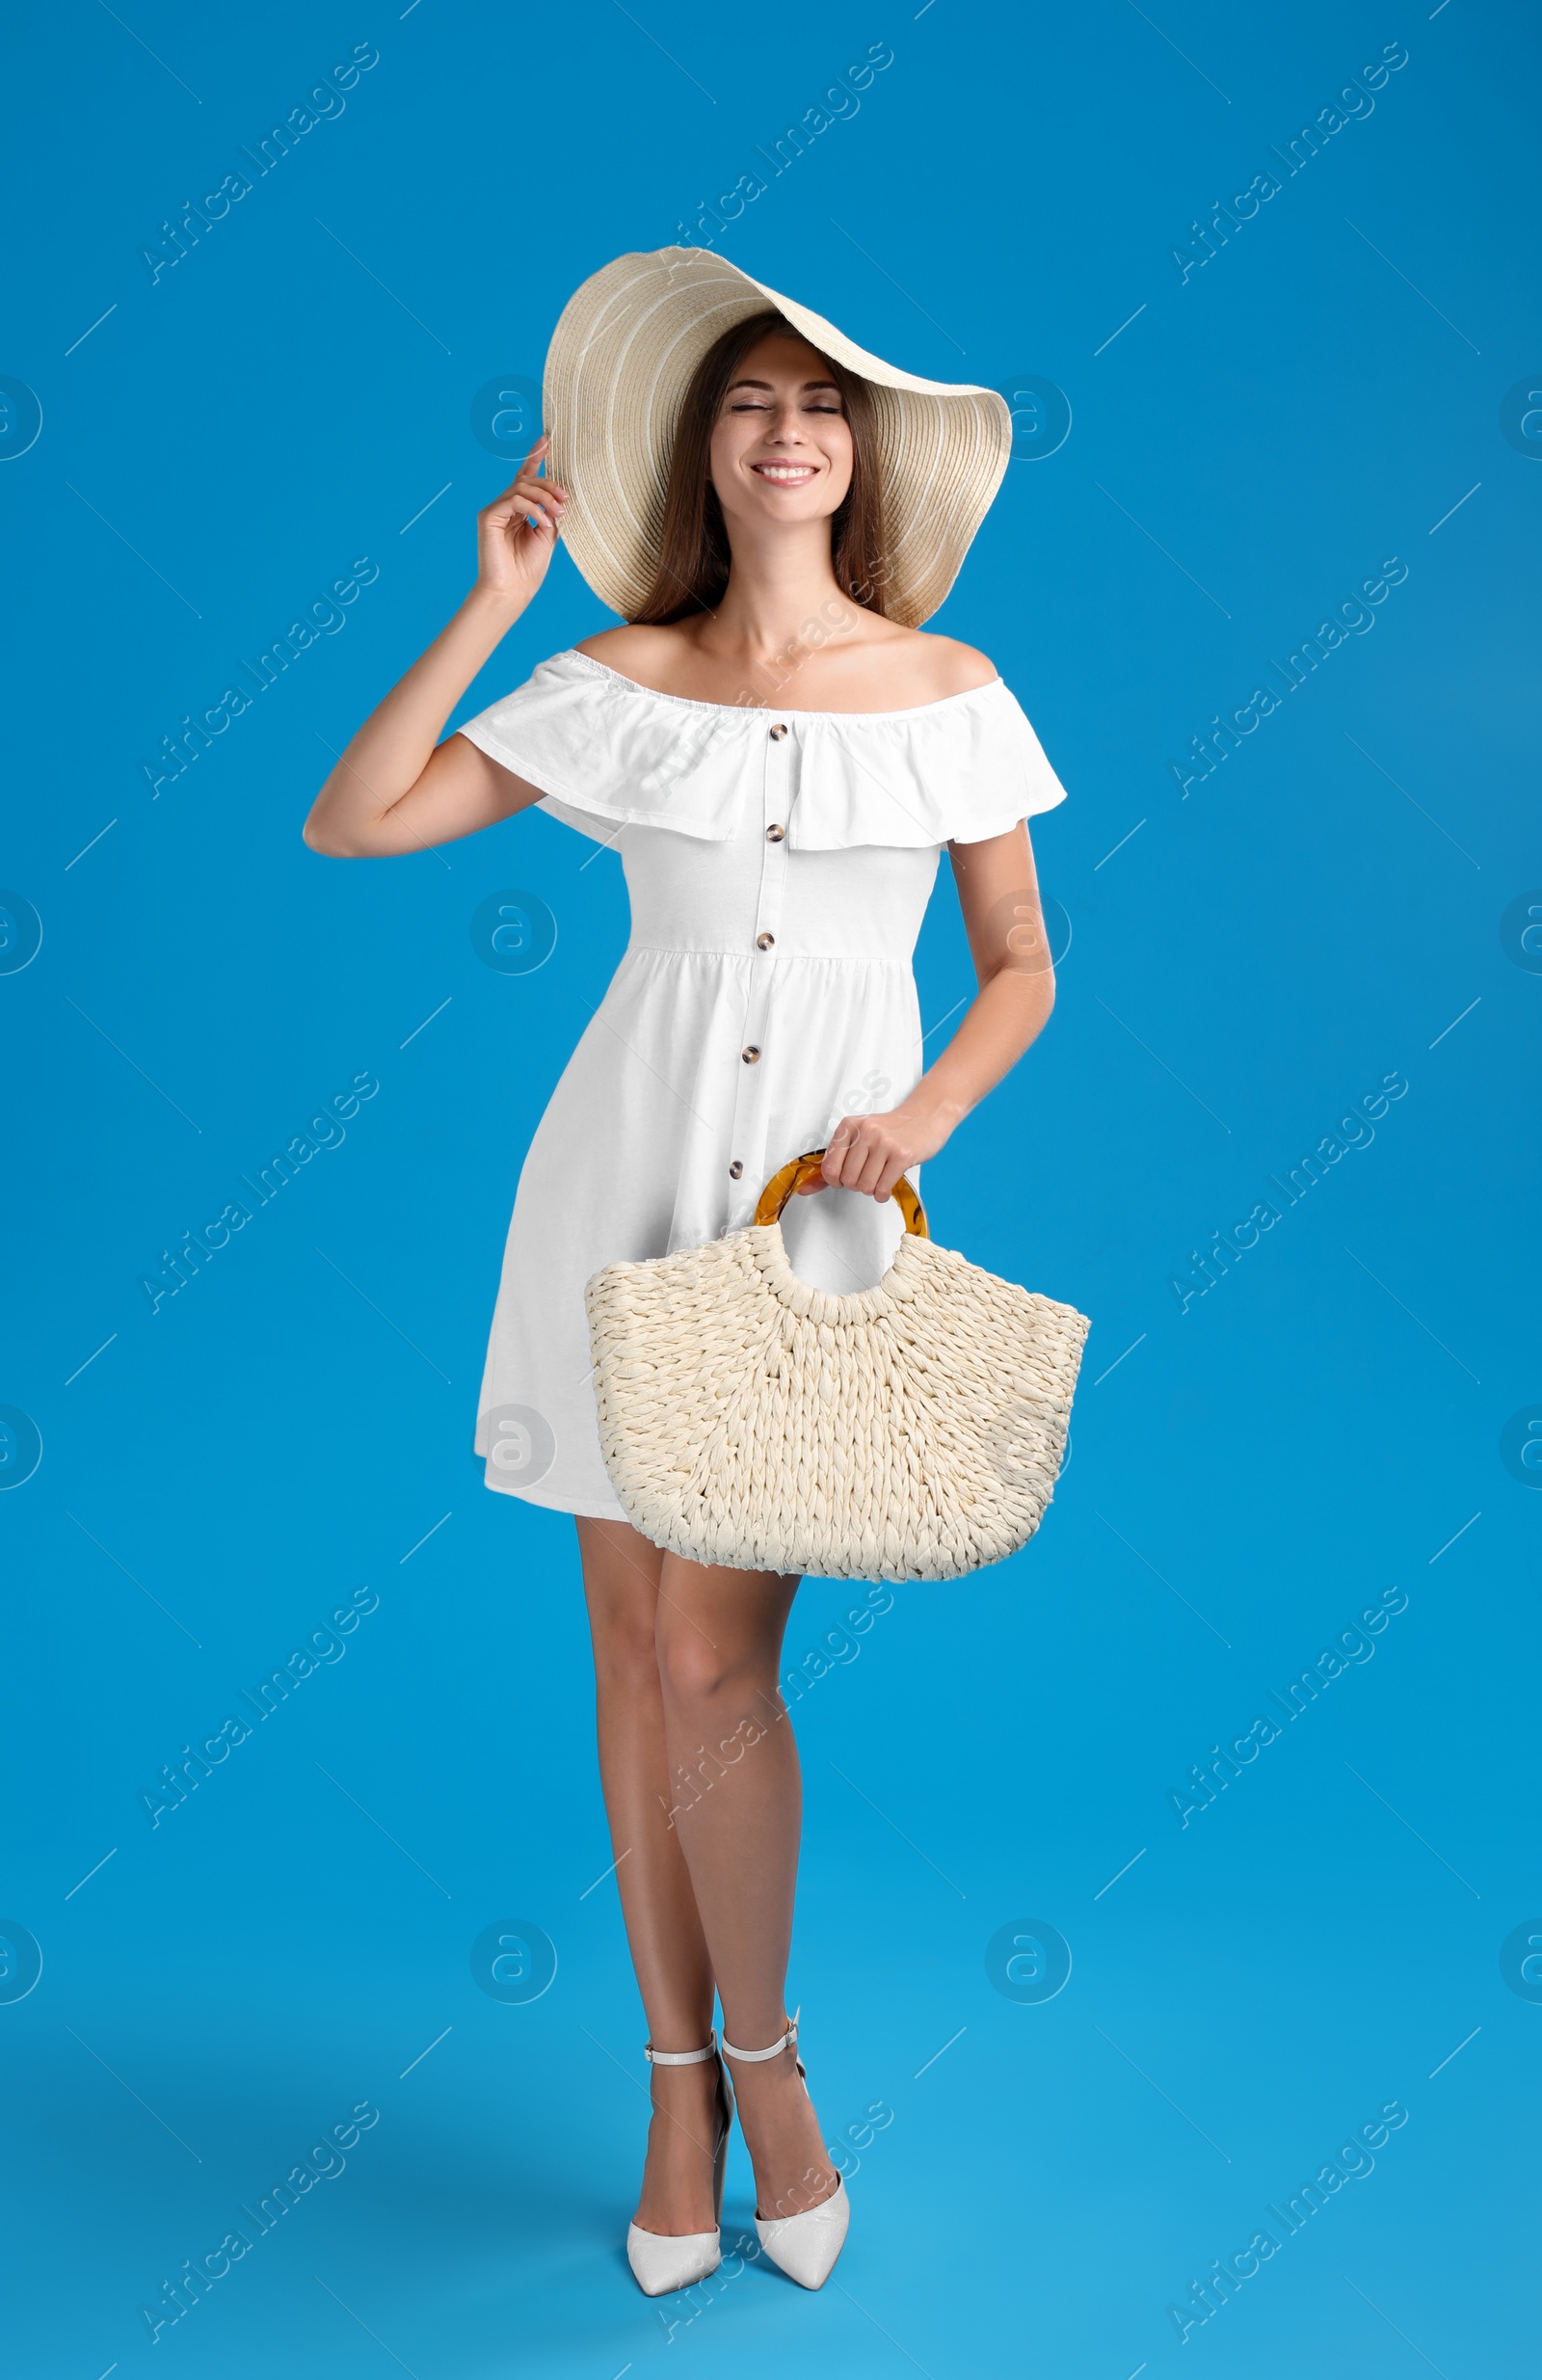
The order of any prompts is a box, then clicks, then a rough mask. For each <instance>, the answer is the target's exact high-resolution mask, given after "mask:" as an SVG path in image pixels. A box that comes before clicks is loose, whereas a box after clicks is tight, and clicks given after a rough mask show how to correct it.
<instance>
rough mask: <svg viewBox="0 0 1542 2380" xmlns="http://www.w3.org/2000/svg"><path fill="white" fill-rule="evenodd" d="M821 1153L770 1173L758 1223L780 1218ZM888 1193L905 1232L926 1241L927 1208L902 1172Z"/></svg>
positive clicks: (809, 1177) (817, 1164) (817, 1151)
mask: <svg viewBox="0 0 1542 2380" xmlns="http://www.w3.org/2000/svg"><path fill="white" fill-rule="evenodd" d="M824 1154H825V1152H824V1150H823V1149H806V1150H805V1151H804V1153H803V1155H802V1156H801V1157H794V1158H793V1159H792V1160H791V1162H790V1163H787V1164H785V1165H784V1166H783V1168H782V1170H781V1172H780V1173H774V1174H773V1175H772V1176H771V1179H770V1181H769V1182H768V1183H767V1184H766V1186H765V1188H764V1190H762V1191H761V1192H760V1203H759V1205H758V1207H757V1208H756V1210H755V1219H756V1221H757V1222H758V1223H775V1222H778V1221H780V1220H781V1217H782V1210H783V1208H784V1206H785V1205H786V1203H787V1201H788V1199H789V1198H791V1197H793V1196H794V1195H795V1193H796V1192H797V1190H799V1188H800V1187H801V1186H802V1184H803V1183H805V1182H811V1181H812V1180H813V1177H814V1175H815V1174H816V1173H817V1172H818V1171H819V1169H820V1164H821V1162H822V1160H823V1158H824ZM891 1194H892V1196H893V1200H894V1203H895V1205H896V1206H897V1207H898V1209H899V1211H900V1214H901V1215H902V1216H903V1217H904V1218H905V1229H906V1231H907V1232H908V1233H909V1234H911V1235H912V1237H914V1238H915V1239H917V1240H929V1239H930V1238H931V1236H932V1235H931V1233H930V1232H929V1231H928V1229H927V1227H926V1210H925V1208H924V1207H923V1206H922V1205H921V1202H920V1200H919V1198H917V1195H916V1192H915V1191H914V1190H912V1188H911V1186H910V1184H909V1183H908V1182H907V1181H906V1179H905V1176H904V1175H903V1174H901V1175H900V1177H899V1180H898V1181H897V1182H896V1183H895V1184H894V1188H893V1191H892V1193H891Z"/></svg>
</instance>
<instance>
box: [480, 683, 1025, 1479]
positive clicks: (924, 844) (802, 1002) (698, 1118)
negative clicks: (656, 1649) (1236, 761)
mask: <svg viewBox="0 0 1542 2380" xmlns="http://www.w3.org/2000/svg"><path fill="white" fill-rule="evenodd" d="M459 732H460V734H461V735H465V736H466V737H468V738H469V740H470V741H471V742H472V743H474V744H475V745H477V746H478V748H479V749H480V750H481V751H483V752H486V753H488V754H489V755H490V756H491V757H492V759H493V760H495V761H498V762H502V764H503V765H504V767H506V768H509V769H512V770H513V771H514V773H515V774H516V775H517V776H519V777H522V778H523V779H524V780H525V781H526V783H527V784H530V785H535V786H539V787H540V789H541V790H542V794H543V796H544V798H543V800H542V802H541V804H540V807H541V808H542V809H543V810H545V811H546V812H548V813H549V814H550V816H553V817H555V818H559V819H561V820H562V821H563V822H564V824H566V825H569V826H572V827H574V828H576V829H577V831H578V832H579V833H580V834H583V835H588V836H590V837H592V838H593V839H595V840H596V841H598V842H606V843H610V844H612V845H613V847H614V848H615V849H616V850H617V851H618V852H619V854H620V857H621V862H622V866H623V868H624V869H625V878H626V889H627V893H628V896H629V898H630V902H631V937H630V940H629V941H628V943H627V946H626V949H625V954H624V956H623V958H622V961H621V964H620V966H619V967H618V968H617V970H616V973H615V976H614V977H613V978H612V981H611V984H610V987H609V990H608V991H607V992H606V994H605V997H604V1000H603V1001H602V1003H600V1006H599V1008H598V1010H597V1011H596V1013H595V1016H594V1018H593V1019H592V1021H591V1023H590V1024H589V1026H588V1027H587V1028H586V1030H585V1031H584V1034H583V1037H582V1039H581V1040H580V1041H579V1043H578V1046H577V1048H576V1049H575V1050H574V1052H573V1055H572V1058H571V1059H570V1061H569V1064H568V1066H567V1069H566V1071H565V1072H564V1074H563V1076H562V1079H561V1081H560V1082H559V1083H558V1084H557V1087H556V1089H555V1090H554V1092H553V1093H552V1096H551V1100H550V1103H549V1105H548V1106H547V1108H546V1111H545V1115H544V1116H543V1117H542V1119H541V1122H540V1124H539V1125H538V1127H537V1129H536V1132H535V1136H534V1137H533V1139H532V1140H531V1143H530V1147H529V1151H528V1154H527V1155H526V1158H525V1161H524V1165H523V1168H522V1170H521V1172H520V1175H519V1184H518V1194H517V1196H516V1199H515V1205H514V1219H513V1221H512V1223H511V1224H510V1227H509V1237H508V1243H507V1246H506V1248H505V1252H504V1259H503V1275H502V1281H501V1284H500V1286H499V1290H498V1297H497V1305H496V1308H495V1310H494V1313H493V1317H492V1338H491V1342H490V1345H489V1348H488V1358H487V1368H486V1371H485V1374H484V1376H483V1381H482V1394H481V1400H480V1404H479V1406H478V1417H477V1427H476V1438H475V1448H476V1452H477V1454H478V1455H480V1456H481V1457H483V1458H484V1461H485V1464H486V1472H485V1476H486V1480H487V1484H488V1485H489V1486H490V1487H493V1488H497V1489H500V1490H501V1491H502V1492H503V1493H505V1494H508V1495H515V1496H522V1497H524V1498H525V1499H526V1500H527V1501H528V1502H529V1503H531V1504H539V1505H545V1506H546V1507H548V1508H549V1509H550V1510H552V1511H560V1512H576V1513H587V1514H589V1515H591V1516H593V1517H596V1518H599V1519H606V1520H624V1519H625V1512H624V1511H623V1510H622V1507H621V1505H620V1503H619V1502H618V1501H617V1498H616V1495H615V1492H614V1490H613V1489H612V1487H611V1484H610V1481H609V1478H608V1476H607V1474H606V1471H605V1466H604V1462H603V1459H602V1457H601V1456H600V1451H599V1438H598V1428H597V1425H596V1420H595V1404H594V1392H593V1388H592V1386H591V1380H590V1356H589V1333H588V1323H587V1318H586V1313H585V1307H584V1287H585V1284H586V1283H587V1281H588V1280H589V1278H590V1275H591V1274H592V1273H594V1272H597V1271H598V1270H599V1269H600V1267H601V1266H603V1265H611V1264H616V1263H619V1262H621V1261H623V1260H625V1259H633V1260H635V1259H638V1258H642V1257H649V1256H667V1255H673V1254H674V1252H675V1250H676V1249H678V1248H682V1247H694V1246H697V1245H699V1244H700V1243H702V1242H703V1241H705V1240H712V1239H716V1238H718V1237H719V1236H720V1235H721V1234H722V1233H723V1232H726V1231H734V1230H737V1229H739V1228H740V1227H741V1226H742V1225H744V1224H747V1223H749V1222H750V1221H751V1220H752V1219H753V1217H754V1214H755V1209H756V1205H757V1202H758V1199H759V1195H760V1192H761V1190H763V1188H764V1187H765V1184H766V1183H767V1181H769V1179H770V1177H771V1176H772V1174H774V1173H775V1172H776V1171H777V1169H778V1168H779V1167H780V1166H782V1165H784V1164H785V1163H786V1162H787V1160H788V1159H789V1158H792V1157H796V1156H798V1155H799V1154H800V1153H801V1152H802V1151H803V1150H805V1149H816V1148H819V1147H821V1146H823V1145H824V1143H825V1142H826V1141H827V1140H828V1139H829V1137H830V1135H831V1133H832V1131H833V1130H834V1128H835V1126H836V1124H837V1122H838V1120H839V1118H840V1117H841V1116H842V1115H846V1114H863V1113H866V1112H871V1111H877V1110H885V1109H889V1108H892V1107H895V1106H897V1105H898V1103H899V1102H900V1101H901V1100H902V1099H904V1098H905V1097H906V1096H907V1094H908V1093H909V1092H910V1091H911V1090H913V1089H914V1088H915V1085H916V1083H917V1082H918V1081H919V1079H920V1076H921V1074H922V1073H923V1072H924V1070H925V1066H926V1064H928V1063H929V1062H930V1059H931V1057H932V1056H936V1052H935V1051H933V1052H931V1053H929V1054H927V1055H925V1056H923V1053H922V1047H921V1021H920V1013H919V1009H918V1006H917V997H916V983H915V978H914V976H913V975H912V973H911V959H912V954H913V952H914V950H915V948H916V939H917V934H918V933H919V931H920V923H921V918H922V916H923V914H924V912H925V908H926V903H927V900H928V897H929V896H930V894H931V890H932V883H933V879H934V877H935V875H936V872H937V862H938V854H939V852H940V850H941V848H942V846H943V845H944V843H946V842H982V841H984V840H985V838H987V837H988V836H992V835H1001V834H1005V833H1006V832H1007V830H1008V829H1009V828H1011V827H1013V826H1015V825H1016V824H1017V822H1018V820H1019V819H1020V818H1026V817H1031V816H1033V815H1034V814H1035V813H1036V812H1038V811H1041V810H1049V809H1051V808H1052V807H1053V806H1054V804H1055V803H1057V802H1059V801H1063V800H1064V798H1065V789H1064V787H1063V786H1062V785H1061V784H1060V783H1059V780H1058V779H1057V778H1056V776H1055V774H1054V772H1053V770H1052V769H1051V768H1050V763H1049V762H1048V761H1047V760H1046V758H1045V755H1044V752H1043V749H1042V747H1041V746H1040V743H1039V740H1038V737H1037V736H1036V735H1034V732H1033V729H1032V728H1031V727H1030V725H1029V724H1028V721H1027V719H1026V718H1025V716H1024V712H1023V710H1022V709H1021V708H1020V707H1019V705H1018V703H1017V701H1016V699H1015V698H1014V696H1013V695H1012V694H1011V693H1009V692H1008V690H1007V687H1006V685H1005V683H1004V682H1003V681H1002V680H1001V679H999V678H997V679H994V680H993V681H992V682H991V683H990V684H989V685H985V686H980V687H977V688H976V689H974V690H973V691H972V692H970V693H967V694H954V695H949V696H947V697H946V698H945V699H944V700H943V701H942V702H935V703H926V704H923V705H921V706H919V707H918V708H917V709H909V710H883V711H813V710H796V709H766V710H751V709H730V708H728V707H727V706H724V705H719V704H715V703H696V702H689V701H686V700H684V699H682V698H680V697H678V696H675V695H668V694H658V693H654V692H653V691H652V690H651V688H649V687H646V686H641V685H638V684H637V683H636V682H635V681H633V680H632V679H629V678H623V677H620V676H618V674H617V673H616V672H615V671H614V670H611V669H607V668H606V667H605V665H604V664H603V663H602V662H599V661H596V660H593V659H592V658H591V657H590V656H589V655H586V654H581V653H576V652H568V653H559V654H557V655H555V656H554V657H553V658H552V659H551V660H549V661H543V662H542V663H541V665H540V666H539V668H537V669H536V670H535V671H533V673H532V674H531V676H530V678H529V679H528V680H527V682H525V684H523V685H522V686H520V687H518V689H517V691H516V692H514V693H513V694H511V695H509V696H507V697H506V699H505V700H504V701H502V702H499V703H494V704H493V705H492V709H488V710H484V711H482V712H481V713H480V714H479V715H478V716H477V717H476V718H474V719H471V720H469V721H468V722H467V723H466V725H465V726H464V727H463V728H462V729H461V730H460V731H459ZM939 1047H941V1044H939ZM912 1178H913V1179H914V1178H915V1176H914V1175H913V1177H912ZM901 1229H902V1226H901V1222H900V1217H899V1212H898V1209H897V1208H896V1207H894V1206H893V1205H892V1204H889V1205H886V1206H882V1207H881V1206H879V1205H878V1203H877V1201H876V1200H874V1199H871V1198H867V1197H859V1196H855V1195H853V1194H852V1193H850V1192H847V1191H843V1190H821V1191H819V1192H817V1193H816V1194H815V1195H813V1196H811V1197H806V1198H797V1199H794V1200H793V1201H792V1203H791V1205H790V1206H789V1208H788V1209H787V1212H786V1214H785V1216H784V1230H785V1234H786V1244H787V1253H788V1256H789V1258H790V1260H791V1262H792V1264H793V1266H794V1269H795V1270H797V1271H798V1272H799V1273H800V1274H801V1275H802V1277H803V1278H804V1279H805V1280H808V1281H811V1282H812V1283H814V1284H815V1285H816V1286H817V1287H819V1288H821V1289H832V1290H853V1289H861V1288H865V1287H868V1286H870V1285H871V1284H872V1283H873V1282H875V1281H877V1280H878V1279H879V1278H880V1277H881V1275H882V1274H883V1272H884V1271H885V1270H886V1269H887V1267H888V1264H889V1262H890V1259H891V1254H892V1251H893V1248H894V1246H895V1244H896V1243H897V1241H898V1239H899V1236H900V1232H901Z"/></svg>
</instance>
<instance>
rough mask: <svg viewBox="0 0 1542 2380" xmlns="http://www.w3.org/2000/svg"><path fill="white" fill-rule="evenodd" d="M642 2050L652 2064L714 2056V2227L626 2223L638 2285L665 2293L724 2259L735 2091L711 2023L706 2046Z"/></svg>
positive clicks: (701, 2277)
mask: <svg viewBox="0 0 1542 2380" xmlns="http://www.w3.org/2000/svg"><path fill="white" fill-rule="evenodd" d="M643 2055H644V2057H645V2058H646V2059H647V2060H648V2062H649V2064H650V2066H705V2064H706V2061H707V2059H708V2058H714V2059H716V2061H717V2115H718V2133H717V2139H716V2141H715V2143H714V2144H713V2150H712V2211H713V2213H714V2214H715V2215H716V2217H717V2228H716V2229H715V2230H713V2231H710V2232H645V2231H644V2229H643V2227H642V2225H641V2224H640V2223H629V2224H628V2225H627V2227H626V2261H627V2263H628V2264H629V2265H630V2266H631V2268H632V2275H633V2278H634V2279H635V2281H636V2283H637V2286H638V2287H639V2288H640V2289H641V2290H642V2291H643V2293H644V2295H645V2296H647V2297H667V2296H668V2295H669V2293H670V2291H671V2290H672V2289H688V2288H689V2287H690V2286H691V2284H692V2283H693V2282H695V2281H705V2279H706V2276H707V2274H708V2273H715V2272H716V2270H717V2268H718V2266H719V2264H721V2262H722V2261H723V2246H722V2241H723V2230H722V2226H723V2175H724V2171H725V2169H726V2167H727V2164H728V2154H729V2127H730V2126H731V2124H732V2122H733V2093H732V2091H731V2088H730V2085H729V2077H728V2070H727V2069H726V2067H725V2066H724V2064H723V2060H722V2058H721V2057H720V2056H719V2055H718V2041H717V2033H716V2030H715V2029H714V2031H713V2033H712V2036H711V2038H710V2040H709V2041H708V2043H707V2045H706V2047H705V2049H655V2048H654V2047H653V2045H652V2043H651V2042H649V2043H646V2044H645V2046H644V2048H643Z"/></svg>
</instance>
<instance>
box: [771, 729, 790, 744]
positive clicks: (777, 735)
mask: <svg viewBox="0 0 1542 2380" xmlns="http://www.w3.org/2000/svg"><path fill="white" fill-rule="evenodd" d="M786 732H787V731H786V729H785V728H784V727H774V728H773V729H772V730H771V741H772V742H773V743H774V744H779V743H780V742H781V741H782V738H783V736H784V735H785V734H786Z"/></svg>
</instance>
